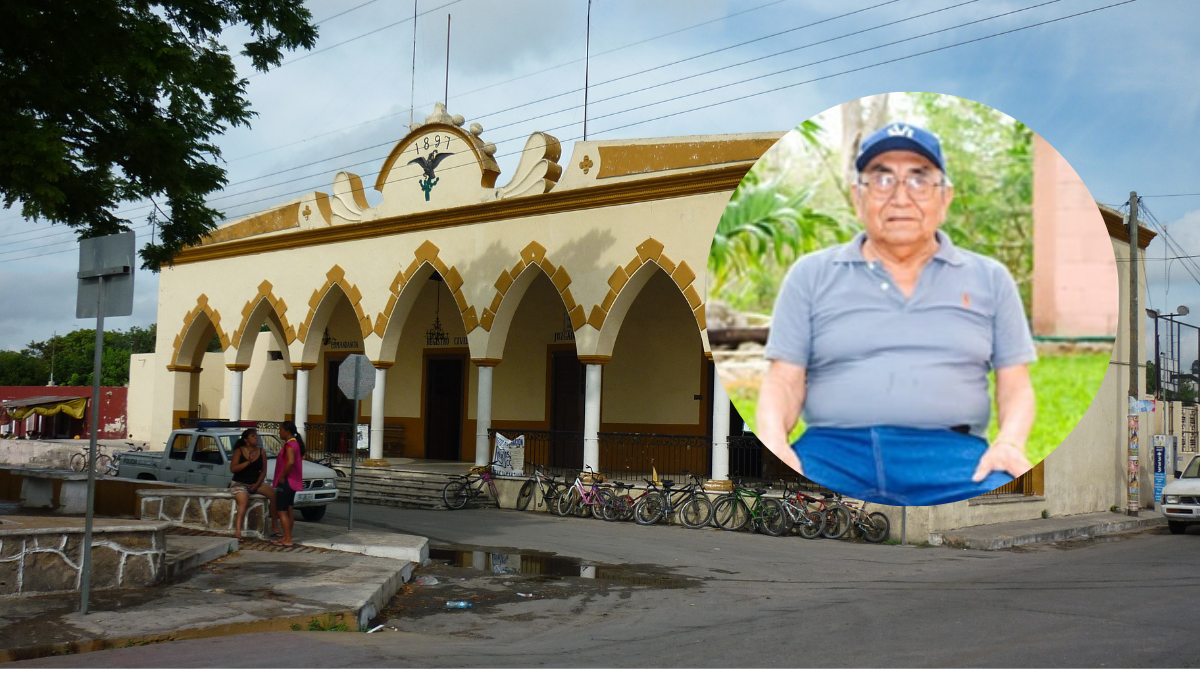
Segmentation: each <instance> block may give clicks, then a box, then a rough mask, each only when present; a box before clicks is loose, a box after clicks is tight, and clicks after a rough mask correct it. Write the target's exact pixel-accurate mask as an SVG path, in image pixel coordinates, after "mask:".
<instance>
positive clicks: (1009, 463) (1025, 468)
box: [971, 439, 1033, 482]
mask: <svg viewBox="0 0 1200 680" xmlns="http://www.w3.org/2000/svg"><path fill="white" fill-rule="evenodd" d="M1032 468H1033V464H1032V463H1030V462H1029V459H1028V458H1026V457H1025V451H1024V450H1022V449H1021V447H1020V446H1017V444H1016V443H1014V442H1010V441H1006V440H1003V439H998V440H996V441H994V442H992V445H991V446H989V447H988V450H987V453H984V454H983V458H980V459H979V466H978V467H976V468H975V475H974V476H973V477H971V481H973V482H982V481H983V480H984V478H986V477H987V476H988V474H989V473H991V472H992V471H995V470H999V471H1000V472H1007V473H1008V474H1010V475H1012V476H1013V477H1020V476H1021V475H1023V474H1025V473H1026V472H1029V471H1030V470H1031V469H1032Z"/></svg>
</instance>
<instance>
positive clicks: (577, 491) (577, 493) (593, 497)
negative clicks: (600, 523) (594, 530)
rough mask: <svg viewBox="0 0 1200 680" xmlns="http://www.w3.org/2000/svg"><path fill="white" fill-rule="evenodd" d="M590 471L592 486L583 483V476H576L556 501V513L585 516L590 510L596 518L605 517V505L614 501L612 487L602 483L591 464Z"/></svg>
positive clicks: (561, 515) (563, 515)
mask: <svg viewBox="0 0 1200 680" xmlns="http://www.w3.org/2000/svg"><path fill="white" fill-rule="evenodd" d="M587 469H588V472H589V474H590V475H591V477H592V484H591V486H590V487H588V486H585V485H584V483H583V476H582V475H580V476H578V477H576V478H575V482H574V483H573V484H571V486H570V487H569V488H568V489H567V490H566V491H565V492H563V493H562V494H560V495H559V497H558V498H556V499H555V501H554V514H556V515H559V516H560V517H566V516H567V515H570V514H572V513H574V514H576V515H578V516H580V517H585V516H587V513H588V512H589V511H590V512H591V514H592V517H594V518H596V519H603V518H604V506H605V505H606V504H608V503H611V502H612V499H613V498H614V494H613V492H612V489H609V488H608V487H604V486H601V485H600V482H601V481H603V480H602V479H601V478H600V476H599V475H597V474H596V473H595V472H594V471H593V470H592V469H591V467H590V466H589V467H588V468H587Z"/></svg>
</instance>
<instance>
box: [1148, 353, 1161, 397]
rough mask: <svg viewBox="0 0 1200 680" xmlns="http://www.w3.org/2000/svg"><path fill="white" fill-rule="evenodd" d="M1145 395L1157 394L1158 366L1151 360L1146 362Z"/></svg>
mask: <svg viewBox="0 0 1200 680" xmlns="http://www.w3.org/2000/svg"><path fill="white" fill-rule="evenodd" d="M1146 394H1158V365H1157V364H1155V363H1154V360H1153V359H1147V360H1146Z"/></svg>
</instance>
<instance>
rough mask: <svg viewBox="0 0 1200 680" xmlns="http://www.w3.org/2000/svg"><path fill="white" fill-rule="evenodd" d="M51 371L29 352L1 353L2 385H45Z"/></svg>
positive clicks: (0, 371)
mask: <svg viewBox="0 0 1200 680" xmlns="http://www.w3.org/2000/svg"><path fill="white" fill-rule="evenodd" d="M49 380H50V371H49V370H47V367H46V365H45V364H44V363H43V362H42V361H40V360H39V359H38V358H37V357H35V356H32V355H31V354H29V353H28V352H11V351H0V385H45V384H46V383H47V382H48V381H49Z"/></svg>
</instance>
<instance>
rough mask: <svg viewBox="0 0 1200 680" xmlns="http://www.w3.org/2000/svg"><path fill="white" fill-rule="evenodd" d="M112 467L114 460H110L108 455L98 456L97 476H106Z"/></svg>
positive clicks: (101, 454) (99, 454) (100, 454)
mask: <svg viewBox="0 0 1200 680" xmlns="http://www.w3.org/2000/svg"><path fill="white" fill-rule="evenodd" d="M110 467H112V458H109V457H108V454H107V453H98V454H96V474H98V475H102V474H106V473H107V472H108V468H110Z"/></svg>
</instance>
